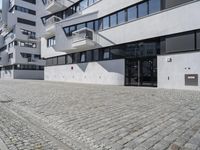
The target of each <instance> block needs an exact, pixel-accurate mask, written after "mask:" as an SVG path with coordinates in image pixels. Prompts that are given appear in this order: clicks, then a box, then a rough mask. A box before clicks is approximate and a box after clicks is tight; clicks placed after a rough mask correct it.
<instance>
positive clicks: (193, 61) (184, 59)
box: [158, 52, 200, 90]
mask: <svg viewBox="0 0 200 150" xmlns="http://www.w3.org/2000/svg"><path fill="white" fill-rule="evenodd" d="M168 58H171V59H172V62H167V59H168ZM199 58H200V52H193V53H184V54H174V55H165V56H158V87H159V88H169V89H192V90H200V67H199V66H200V59H199ZM188 68H190V69H188ZM185 74H198V75H199V86H198V87H196V86H185ZM168 77H169V80H168Z"/></svg>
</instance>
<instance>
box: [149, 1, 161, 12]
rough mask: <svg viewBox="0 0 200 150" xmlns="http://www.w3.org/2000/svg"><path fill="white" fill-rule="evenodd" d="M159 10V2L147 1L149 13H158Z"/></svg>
mask: <svg viewBox="0 0 200 150" xmlns="http://www.w3.org/2000/svg"><path fill="white" fill-rule="evenodd" d="M160 9H161V3H160V0H149V13H154V12H158V11H160Z"/></svg>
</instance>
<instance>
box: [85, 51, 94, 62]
mask: <svg viewBox="0 0 200 150" xmlns="http://www.w3.org/2000/svg"><path fill="white" fill-rule="evenodd" d="M92 56H93V51H87V52H86V59H87V62H90V61H92V60H93V57H92Z"/></svg>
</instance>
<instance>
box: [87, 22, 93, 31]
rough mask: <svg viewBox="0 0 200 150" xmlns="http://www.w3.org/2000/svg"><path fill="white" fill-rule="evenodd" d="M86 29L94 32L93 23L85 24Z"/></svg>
mask: <svg viewBox="0 0 200 150" xmlns="http://www.w3.org/2000/svg"><path fill="white" fill-rule="evenodd" d="M87 28H89V29H92V30H94V22H93V21H91V22H88V23H87Z"/></svg>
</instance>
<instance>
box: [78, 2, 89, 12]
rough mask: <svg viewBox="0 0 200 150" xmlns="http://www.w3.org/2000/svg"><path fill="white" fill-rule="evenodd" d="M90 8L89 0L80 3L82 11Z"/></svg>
mask: <svg viewBox="0 0 200 150" xmlns="http://www.w3.org/2000/svg"><path fill="white" fill-rule="evenodd" d="M87 7H88V0H82V1H81V2H80V10H83V9H85V8H87Z"/></svg>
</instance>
